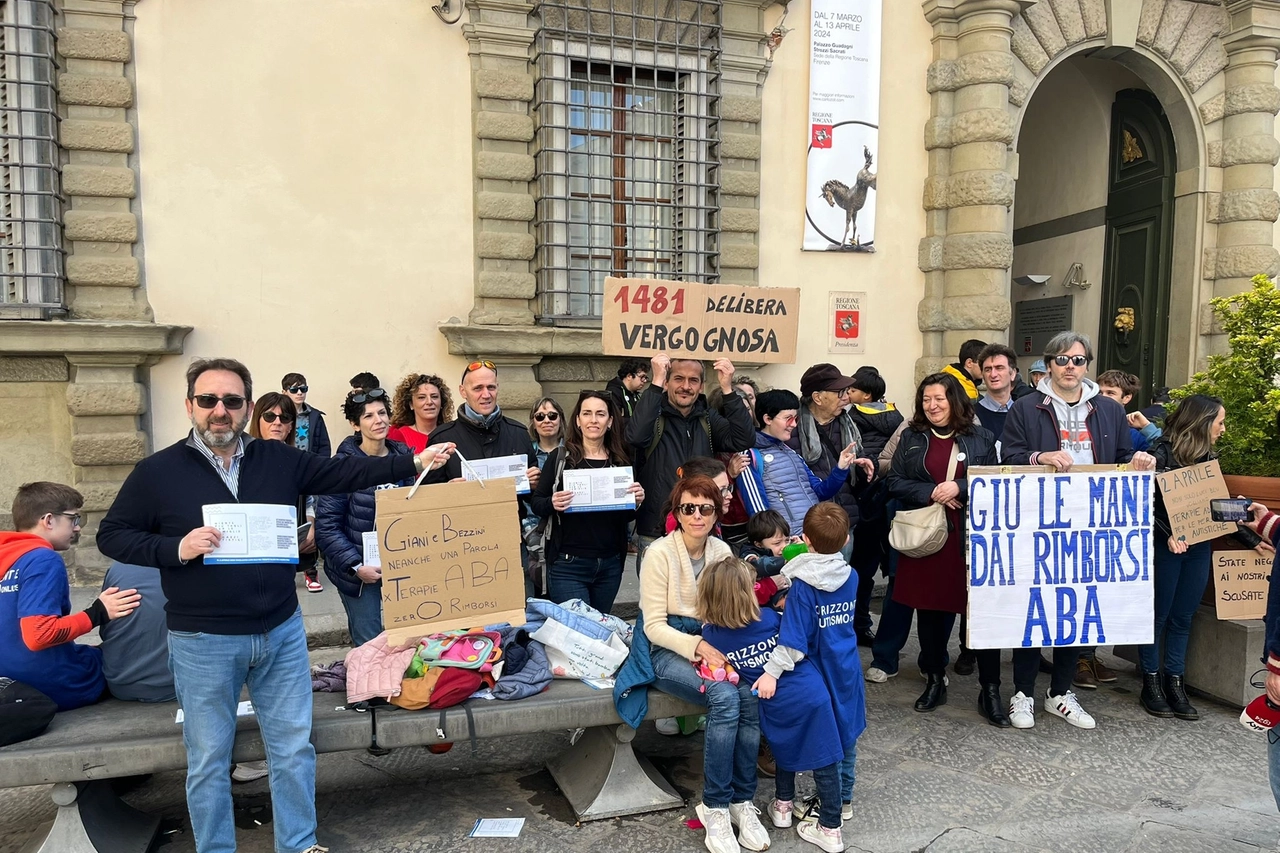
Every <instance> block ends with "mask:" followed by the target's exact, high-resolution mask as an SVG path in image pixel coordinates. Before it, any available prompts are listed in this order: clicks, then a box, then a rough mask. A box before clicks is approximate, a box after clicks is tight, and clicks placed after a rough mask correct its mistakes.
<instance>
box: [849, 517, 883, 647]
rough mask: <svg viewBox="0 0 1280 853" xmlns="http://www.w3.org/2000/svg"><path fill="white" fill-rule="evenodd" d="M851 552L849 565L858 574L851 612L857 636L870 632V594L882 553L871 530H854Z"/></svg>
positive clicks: (850, 533)
mask: <svg viewBox="0 0 1280 853" xmlns="http://www.w3.org/2000/svg"><path fill="white" fill-rule="evenodd" d="M849 535H850V536H851V537H853V540H852V541H853V552H852V554H851V556H850V557H849V564H850V565H851V566H853V568H854V571H856V572H857V573H858V600H857V603H856V604H855V606H854V611H853V627H854V630H856V631H857V632H858V633H859V634H862V633H866V632H868V631H870V630H871V593H872V591H873V590H874V589H875V585H876V571H877V570H878V569H879V568H880V561H881V558H882V556H883V553H882V552H881V550H880V541H879V539H878V538H877V537H876V536H875V530H873V529H859V528H854V529H852V530H850V531H849Z"/></svg>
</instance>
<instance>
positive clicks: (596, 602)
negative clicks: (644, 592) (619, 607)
mask: <svg viewBox="0 0 1280 853" xmlns="http://www.w3.org/2000/svg"><path fill="white" fill-rule="evenodd" d="M620 586H622V556H621V555H617V556H613V557H575V556H573V555H572V554H560V555H558V556H557V557H556V561H555V562H554V563H552V564H551V567H550V568H549V569H547V597H548V598H550V599H551V600H552V601H553V602H555V603H556V604H563V603H564V602H566V601H568V600H569V599H571V598H580V599H582V600H583V601H585V602H586V603H587V604H590V605H591V606H592V607H594V608H595V609H596V610H599V611H600V612H601V613H608V612H609V611H610V610H612V609H613V600H614V599H615V598H617V597H618V587H620Z"/></svg>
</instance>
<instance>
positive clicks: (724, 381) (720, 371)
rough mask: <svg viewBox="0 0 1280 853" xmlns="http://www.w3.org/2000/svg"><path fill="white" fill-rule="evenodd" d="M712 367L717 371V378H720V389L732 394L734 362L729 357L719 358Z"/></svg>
mask: <svg viewBox="0 0 1280 853" xmlns="http://www.w3.org/2000/svg"><path fill="white" fill-rule="evenodd" d="M711 369H712V370H714V371H715V372H716V378H717V379H719V380H720V390H721V391H723V392H724V393H725V394H732V393H733V362H732V361H730V360H729V359H727V358H717V359H716V360H715V363H714V364H712V365H711Z"/></svg>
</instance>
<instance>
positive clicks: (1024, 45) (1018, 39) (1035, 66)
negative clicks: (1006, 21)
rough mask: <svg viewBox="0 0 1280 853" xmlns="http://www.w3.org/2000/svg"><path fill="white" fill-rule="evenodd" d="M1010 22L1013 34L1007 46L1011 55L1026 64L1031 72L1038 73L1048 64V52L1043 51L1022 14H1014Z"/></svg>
mask: <svg viewBox="0 0 1280 853" xmlns="http://www.w3.org/2000/svg"><path fill="white" fill-rule="evenodd" d="M1010 23H1011V25H1012V28H1013V36H1012V37H1011V40H1010V45H1009V46H1010V48H1011V49H1012V50H1013V55H1014V56H1016V57H1018V59H1020V60H1022V64H1023V65H1025V66H1027V69H1028V70H1029V71H1030V72H1031V73H1032V74H1039V73H1040V72H1041V71H1043V70H1044V67H1045V66H1046V65H1048V64H1049V54H1047V53H1045V51H1044V48H1043V47H1042V46H1041V45H1040V42H1039V40H1038V39H1036V36H1035V33H1033V32H1031V28H1030V27H1029V26H1027V22H1026V19H1025V18H1023V16H1022V15H1015V16H1014V17H1013V20H1012V21H1011V22H1010Z"/></svg>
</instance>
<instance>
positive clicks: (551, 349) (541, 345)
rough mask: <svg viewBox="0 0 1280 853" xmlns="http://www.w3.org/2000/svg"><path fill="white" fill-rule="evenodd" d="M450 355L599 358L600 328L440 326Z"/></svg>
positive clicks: (455, 324)
mask: <svg viewBox="0 0 1280 853" xmlns="http://www.w3.org/2000/svg"><path fill="white" fill-rule="evenodd" d="M438 328H439V329H440V334H442V335H444V336H445V338H446V339H447V340H448V341H449V354H450V355H468V356H469V355H475V354H476V353H484V354H486V355H489V356H494V357H497V356H508V355H528V356H549V355H597V356H598V355H600V350H601V344H600V330H599V329H564V328H556V327H554V326H481V325H467V324H465V323H441V324H440V325H439V326H438Z"/></svg>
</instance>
